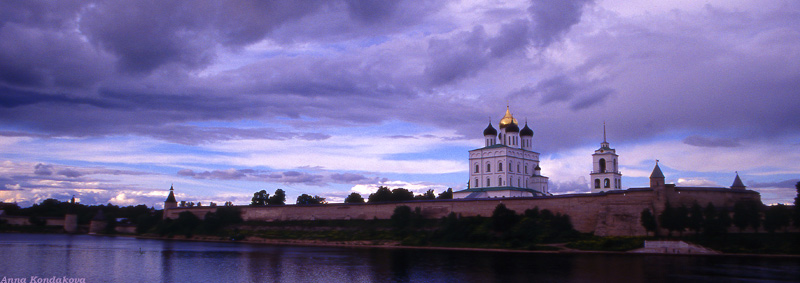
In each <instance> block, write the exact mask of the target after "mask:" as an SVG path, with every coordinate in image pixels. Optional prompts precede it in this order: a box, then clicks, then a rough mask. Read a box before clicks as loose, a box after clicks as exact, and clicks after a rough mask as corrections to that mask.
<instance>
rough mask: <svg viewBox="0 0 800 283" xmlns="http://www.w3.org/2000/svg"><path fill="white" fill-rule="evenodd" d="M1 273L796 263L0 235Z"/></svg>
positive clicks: (460, 270) (119, 275)
mask: <svg viewBox="0 0 800 283" xmlns="http://www.w3.org/2000/svg"><path fill="white" fill-rule="evenodd" d="M0 254H1V255H0V280H2V277H6V278H21V277H25V278H28V282H30V277H31V276H38V277H40V278H49V277H52V276H56V277H71V278H85V279H86V282H676V281H684V282H800V260H798V259H797V258H765V257H736V256H724V257H719V256H693V257H689V256H653V255H608V254H536V253H508V252H474V251H437V250H414V249H372V248H339V247H300V246H269V245H252V244H244V243H202V242H181V241H162V240H149V239H135V238H124V237H103V236H88V235H59V234H56V235H46V234H0Z"/></svg>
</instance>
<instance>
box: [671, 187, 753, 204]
mask: <svg viewBox="0 0 800 283" xmlns="http://www.w3.org/2000/svg"><path fill="white" fill-rule="evenodd" d="M670 199H672V200H673V201H674V202H675V203H674V204H673V203H671V205H672V206H679V205H681V204H683V205H686V206H687V207H691V206H692V205H693V204H694V203H695V202H697V204H699V205H700V206H702V207H706V205H708V203H713V204H714V206H715V207H717V208H720V207H728V208H732V207H733V205H734V204H736V202H737V201H740V200H754V201H758V202H761V195H760V194H759V193H757V192H754V191H734V190H729V189H725V190H703V189H679V190H677V191H676V192H675V195H674V196H673V197H672V198H670Z"/></svg>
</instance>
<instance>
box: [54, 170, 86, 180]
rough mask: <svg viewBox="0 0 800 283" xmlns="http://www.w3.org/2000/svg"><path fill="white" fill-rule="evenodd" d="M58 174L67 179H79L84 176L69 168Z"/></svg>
mask: <svg viewBox="0 0 800 283" xmlns="http://www.w3.org/2000/svg"><path fill="white" fill-rule="evenodd" d="M56 174H58V175H61V176H64V177H67V178H78V177H81V176H83V173H81V172H78V170H75V169H71V168H67V169H63V170H59V171H58V172H56Z"/></svg>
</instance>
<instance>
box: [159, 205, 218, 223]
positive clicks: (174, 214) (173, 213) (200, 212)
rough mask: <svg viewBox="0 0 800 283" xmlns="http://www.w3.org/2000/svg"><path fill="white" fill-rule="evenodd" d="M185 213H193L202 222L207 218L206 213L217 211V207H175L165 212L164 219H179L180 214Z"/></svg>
mask: <svg viewBox="0 0 800 283" xmlns="http://www.w3.org/2000/svg"><path fill="white" fill-rule="evenodd" d="M184 211H189V212H191V213H193V214H194V215H195V216H197V218H200V219H201V220H202V219H203V218H204V217H206V213H209V212H215V211H217V207H216V206H195V207H175V208H170V209H165V210H164V218H172V219H178V214H180V213H181V212H184Z"/></svg>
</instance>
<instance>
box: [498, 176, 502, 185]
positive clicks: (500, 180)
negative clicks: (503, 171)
mask: <svg viewBox="0 0 800 283" xmlns="http://www.w3.org/2000/svg"><path fill="white" fill-rule="evenodd" d="M497 185H498V186H502V185H503V177H497Z"/></svg>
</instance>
